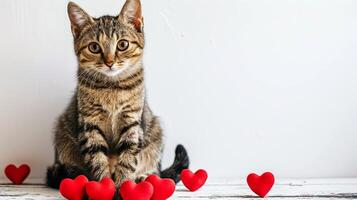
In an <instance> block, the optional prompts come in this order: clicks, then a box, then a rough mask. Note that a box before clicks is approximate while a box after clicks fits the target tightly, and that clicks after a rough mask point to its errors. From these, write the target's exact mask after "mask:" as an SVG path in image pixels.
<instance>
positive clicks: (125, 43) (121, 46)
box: [117, 40, 129, 51]
mask: <svg viewBox="0 0 357 200" xmlns="http://www.w3.org/2000/svg"><path fill="white" fill-rule="evenodd" d="M117 46H118V50H119V51H125V50H127V49H128V47H129V41H128V40H120V41H119V42H118V45H117Z"/></svg>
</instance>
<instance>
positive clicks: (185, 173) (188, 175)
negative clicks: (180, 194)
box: [181, 169, 208, 192]
mask: <svg viewBox="0 0 357 200" xmlns="http://www.w3.org/2000/svg"><path fill="white" fill-rule="evenodd" d="M207 178H208V174H207V172H206V171H205V170H203V169H200V170H198V171H197V172H196V173H192V172H191V171H190V170H189V169H184V170H182V172H181V180H182V183H183V184H184V185H185V186H186V187H187V189H189V190H190V191H191V192H194V191H196V190H198V189H200V188H201V187H202V186H203V185H204V184H205V183H206V180H207Z"/></svg>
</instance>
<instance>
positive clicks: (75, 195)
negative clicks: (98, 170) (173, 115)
mask: <svg viewBox="0 0 357 200" xmlns="http://www.w3.org/2000/svg"><path fill="white" fill-rule="evenodd" d="M87 183H88V179H87V177H85V176H83V175H80V176H77V177H76V178H75V179H74V180H72V179H70V178H66V179H63V180H62V181H61V184H60V187H59V190H60V193H61V194H62V196H63V197H65V198H66V199H68V200H82V198H83V196H84V192H85V185H86V184H87Z"/></svg>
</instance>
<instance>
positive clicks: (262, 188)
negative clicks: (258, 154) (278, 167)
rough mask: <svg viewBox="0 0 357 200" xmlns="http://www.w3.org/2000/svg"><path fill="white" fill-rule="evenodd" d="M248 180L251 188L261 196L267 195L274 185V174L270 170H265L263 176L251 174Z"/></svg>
mask: <svg viewBox="0 0 357 200" xmlns="http://www.w3.org/2000/svg"><path fill="white" fill-rule="evenodd" d="M247 182H248V185H249V187H250V189H251V190H252V191H253V192H254V193H255V194H257V195H258V196H260V197H262V198H263V197H265V196H266V195H267V194H268V192H269V191H270V189H271V188H272V187H273V185H274V175H273V174H272V173H270V172H265V173H264V174H262V175H261V176H258V175H256V174H254V173H253V174H249V175H248V177H247Z"/></svg>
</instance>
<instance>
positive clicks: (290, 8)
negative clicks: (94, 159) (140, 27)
mask: <svg viewBox="0 0 357 200" xmlns="http://www.w3.org/2000/svg"><path fill="white" fill-rule="evenodd" d="M77 3H79V4H80V5H81V6H82V7H83V8H84V9H86V10H87V11H88V12H89V13H91V14H92V15H94V16H100V15H103V14H113V15H114V14H117V13H118V12H119V10H120V8H121V6H122V4H123V0H103V1H95V0H78V1H77ZM66 4H67V1H60V0H57V1H48V0H36V1H35V0H34V1H29V0H2V1H0V19H1V31H0V44H1V48H0V92H1V93H0V99H1V100H0V127H1V128H0V130H1V132H0V136H1V139H0V170H1V171H3V168H4V166H5V165H6V164H7V163H17V164H19V163H29V164H30V165H31V167H32V171H33V172H32V174H31V177H32V178H42V177H43V176H44V172H45V167H46V166H47V165H49V164H51V163H52V160H53V148H52V143H51V136H52V127H53V124H54V121H55V118H56V116H58V115H59V114H60V112H61V111H62V110H63V109H64V107H65V105H66V104H67V102H68V101H69V99H70V96H71V95H72V92H73V89H74V87H75V72H76V62H75V57H74V53H73V48H72V38H71V37H72V36H71V33H70V25H69V21H68V18H67V16H66ZM143 11H144V16H145V31H146V36H147V48H146V56H145V66H146V75H147V88H148V95H149V102H150V103H151V106H152V108H153V110H154V111H155V112H156V114H158V115H159V116H161V119H162V121H163V124H164V127H165V132H166V151H165V155H164V166H167V165H169V164H170V163H171V162H172V159H173V153H174V146H175V145H176V144H177V143H183V144H185V145H186V146H187V148H188V150H189V154H190V156H191V161H192V168H193V169H197V168H205V169H207V170H208V172H209V173H210V176H211V177H245V175H246V174H247V173H249V172H263V171H269V170H270V171H273V172H274V173H275V174H276V175H277V176H278V177H299V178H300V177H301V178H302V177H347V176H357V68H356V67H357V1H353V0H299V1H298V0H272V1H264V0H195V1H192V0H156V1H150V0H143Z"/></svg>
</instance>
